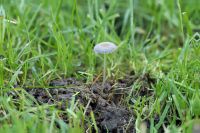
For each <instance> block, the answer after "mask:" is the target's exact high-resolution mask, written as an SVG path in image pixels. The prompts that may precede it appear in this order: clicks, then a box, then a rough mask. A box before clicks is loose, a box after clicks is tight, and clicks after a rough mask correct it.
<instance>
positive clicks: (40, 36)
mask: <svg viewBox="0 0 200 133" xmlns="http://www.w3.org/2000/svg"><path fill="white" fill-rule="evenodd" d="M197 5H199V2H198V1H195V0H190V1H186V0H175V1H174V0H167V1H164V0H161V1H156V0H148V1H146V0H110V1H104V0H102V1H100V0H67V1H64V0H60V1H48V0H43V1H39V0H29V1H25V0H15V1H7V0H1V3H0V88H1V90H0V132H20V133H23V132H52V133H53V132H84V130H85V129H84V126H83V125H84V124H86V125H88V129H89V130H90V131H91V130H92V128H93V129H94V131H98V128H97V125H96V122H95V115H94V114H93V112H91V114H90V115H89V116H86V115H84V108H85V107H83V106H82V105H79V104H78V102H77V101H76V100H75V99H73V100H72V101H70V103H71V104H70V106H69V107H68V108H67V109H66V110H65V111H62V110H59V109H57V108H56V107H55V106H54V105H46V104H44V105H40V104H38V103H37V101H36V100H35V99H34V98H33V97H32V96H31V95H30V94H28V93H27V92H26V91H25V90H24V88H25V87H27V86H29V87H32V88H34V87H36V86H40V87H39V88H45V87H47V86H48V84H49V82H50V81H51V80H53V79H56V78H61V77H65V78H66V77H76V78H77V79H85V80H86V83H87V84H88V83H92V82H93V81H94V79H95V77H96V76H98V75H100V74H101V73H102V65H101V64H102V61H103V58H102V57H101V56H99V55H96V54H95V53H94V51H93V47H94V45H95V44H96V43H99V42H101V41H111V42H114V43H116V44H117V45H118V47H119V48H118V51H117V52H115V53H114V54H111V55H109V57H108V58H107V59H108V62H107V63H108V64H109V65H108V66H109V67H108V68H107V78H108V80H109V79H118V78H121V77H124V76H125V75H127V74H128V73H130V72H131V71H134V72H135V74H136V75H144V74H145V73H149V74H150V75H151V77H154V78H155V79H156V81H155V83H154V84H152V85H151V88H150V89H152V90H153V92H154V93H155V96H145V97H131V96H130V97H127V99H134V100H135V101H136V104H134V105H130V104H128V103H127V104H126V105H127V107H128V108H129V109H130V110H132V111H133V112H134V114H135V116H134V117H135V119H136V120H135V129H136V130H137V131H138V132H139V131H140V130H141V129H140V123H141V122H142V121H144V120H147V119H148V120H150V127H149V130H150V132H152V133H153V132H158V130H159V129H161V128H162V129H164V130H165V131H169V130H170V131H171V132H181V131H182V132H192V126H193V124H194V123H198V122H199V121H198V120H199V116H200V111H199V110H198V109H199V107H200V104H199V103H200V98H199V97H200V96H199V95H200V81H199V77H200V60H199V59H200V54H199V53H200V42H199V40H198V39H195V38H197V37H198V38H199V36H198V35H197V34H196V33H198V32H199V30H200V25H199V24H198V21H199V20H198V19H199V13H198V12H199V10H200V9H199V7H198V6H197ZM9 20H10V21H9ZM11 20H12V21H14V22H15V21H16V22H17V24H15V23H13V22H11ZM195 34H196V36H194V35H195ZM140 86H141V83H140V82H136V83H134V84H133V85H132V88H133V89H134V90H139V89H140ZM12 91H13V92H16V93H17V94H18V98H17V99H15V98H13V97H12V96H11V95H9V93H8V92H12ZM59 113H64V114H65V115H66V116H67V118H68V122H65V121H63V120H62V118H61V117H60V115H59ZM155 116H159V120H158V122H157V123H156V122H155V121H154V117H155ZM166 122H168V123H166ZM56 125H59V127H60V128H58V126H56ZM89 130H88V131H89Z"/></svg>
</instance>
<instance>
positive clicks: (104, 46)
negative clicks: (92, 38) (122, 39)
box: [94, 42, 117, 88]
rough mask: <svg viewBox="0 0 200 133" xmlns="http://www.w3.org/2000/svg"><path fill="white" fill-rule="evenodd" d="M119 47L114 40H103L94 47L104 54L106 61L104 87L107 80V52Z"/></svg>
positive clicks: (95, 50) (96, 51)
mask: <svg viewBox="0 0 200 133" xmlns="http://www.w3.org/2000/svg"><path fill="white" fill-rule="evenodd" d="M116 49H117V46H116V45H115V44H114V43H112V42H101V43H99V44H96V45H95V47H94V52H95V53H97V54H103V55H104V63H103V82H102V87H103V88H104V84H105V81H106V54H109V53H112V52H114V51H115V50H116Z"/></svg>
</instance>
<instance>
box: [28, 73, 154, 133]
mask: <svg viewBox="0 0 200 133" xmlns="http://www.w3.org/2000/svg"><path fill="white" fill-rule="evenodd" d="M136 80H139V81H140V80H141V81H142V82H143V83H142V84H143V85H142V86H141V89H140V90H137V92H134V93H133V92H132V94H131V87H132V85H133V84H134V82H135V81H136ZM153 82H154V80H153V79H152V78H150V76H149V75H148V74H146V75H143V76H141V77H139V78H138V77H136V76H127V77H125V78H123V79H119V80H118V81H109V82H106V83H105V85H104V87H103V86H102V83H101V82H96V83H93V84H89V85H88V84H84V83H83V82H82V81H78V80H76V79H75V78H67V79H56V80H53V81H51V82H50V84H49V88H32V89H30V88H26V89H25V90H26V91H27V92H28V93H29V94H31V95H32V96H33V97H34V98H35V99H36V101H37V102H38V103H39V104H56V106H57V108H59V109H61V110H66V108H67V107H69V106H70V101H71V100H72V98H75V100H76V101H78V102H79V103H80V104H81V105H83V106H84V107H87V110H86V112H85V114H86V115H89V114H90V112H91V111H93V113H94V115H95V120H96V123H97V127H98V130H99V132H107V131H108V132H113V133H114V132H132V133H133V132H135V129H134V125H133V124H134V121H135V119H134V113H133V112H132V111H130V110H129V109H127V107H126V106H125V104H126V101H125V100H124V99H125V98H124V97H127V96H130V95H135V94H136V95H138V96H144V95H153V91H151V90H150V89H149V88H150V84H151V83H153ZM102 88H104V89H103V91H102ZM62 118H63V120H64V121H66V122H67V121H68V120H67V118H66V117H62ZM85 128H86V129H87V126H86V127H85Z"/></svg>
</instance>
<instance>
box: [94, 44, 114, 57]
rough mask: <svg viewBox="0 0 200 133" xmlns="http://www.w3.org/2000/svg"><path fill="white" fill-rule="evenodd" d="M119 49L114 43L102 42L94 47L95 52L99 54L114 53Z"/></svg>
mask: <svg viewBox="0 0 200 133" xmlns="http://www.w3.org/2000/svg"><path fill="white" fill-rule="evenodd" d="M116 49H117V46H116V45H115V44H114V43H112V42H101V43H99V44H97V45H95V47H94V52H95V53H98V54H108V53H112V52H114V51H115V50H116Z"/></svg>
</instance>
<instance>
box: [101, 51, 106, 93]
mask: <svg viewBox="0 0 200 133" xmlns="http://www.w3.org/2000/svg"><path fill="white" fill-rule="evenodd" d="M105 81H106V54H104V56H103V82H102V89H104V85H105Z"/></svg>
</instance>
